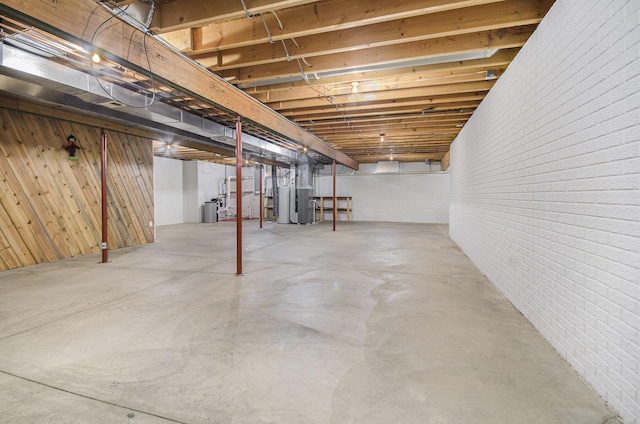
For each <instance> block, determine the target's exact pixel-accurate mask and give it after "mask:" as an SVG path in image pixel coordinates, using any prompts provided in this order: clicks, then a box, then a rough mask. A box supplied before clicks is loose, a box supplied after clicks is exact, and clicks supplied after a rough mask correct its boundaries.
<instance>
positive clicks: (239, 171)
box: [228, 116, 242, 275]
mask: <svg viewBox="0 0 640 424" xmlns="http://www.w3.org/2000/svg"><path fill="white" fill-rule="evenodd" d="M228 189H231V187H229V188H228ZM236 265H237V266H236V275H242V121H241V118H240V117H239V116H238V120H237V121H236Z"/></svg>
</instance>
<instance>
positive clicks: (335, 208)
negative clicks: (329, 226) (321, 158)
mask: <svg viewBox="0 0 640 424" xmlns="http://www.w3.org/2000/svg"><path fill="white" fill-rule="evenodd" d="M331 174H332V175H333V231H335V230H336V221H337V220H338V199H337V197H336V161H335V160H334V161H333V165H332V166H331Z"/></svg>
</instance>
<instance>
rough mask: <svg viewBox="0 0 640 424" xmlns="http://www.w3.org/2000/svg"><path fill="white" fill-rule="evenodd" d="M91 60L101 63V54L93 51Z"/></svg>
mask: <svg viewBox="0 0 640 424" xmlns="http://www.w3.org/2000/svg"><path fill="white" fill-rule="evenodd" d="M91 60H92V61H93V63H100V61H101V60H102V58H101V57H100V55H99V54H98V53H95V52H94V53H93V54H92V55H91Z"/></svg>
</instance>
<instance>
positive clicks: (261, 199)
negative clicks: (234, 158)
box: [254, 164, 264, 228]
mask: <svg viewBox="0 0 640 424" xmlns="http://www.w3.org/2000/svg"><path fill="white" fill-rule="evenodd" d="M262 168H264V166H262V164H260V228H262V217H263V215H264V197H263V196H262ZM254 187H255V186H254Z"/></svg>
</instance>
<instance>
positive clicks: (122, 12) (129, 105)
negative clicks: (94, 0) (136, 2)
mask: <svg viewBox="0 0 640 424" xmlns="http://www.w3.org/2000/svg"><path fill="white" fill-rule="evenodd" d="M152 5H153V6H152V8H151V13H150V15H151V14H152V13H153V11H154V10H155V7H154V6H155V2H152ZM129 6H131V4H128V5H127V6H126V7H125V8H123V9H120V10H119V11H118V12H117V13H114V14H113V15H112V16H110V17H109V18H107V19H106V20H105V21H104V22H102V23H101V24H100V25H98V27H97V28H96V29H95V31H94V32H93V34H92V36H91V46H93V45H94V41H95V39H96V37H97V35H98V32H99V31H100V29H101V28H102V27H104V26H105V25H106V24H107V23H109V21H111V20H112V19H114V18H119V17H122V16H123V15H124V14H125V13H126V11H127V9H128V8H129ZM150 20H151V16H150V17H149V18H148V19H147V21H148V22H150ZM149 32H150V31H149V30H148V29H147V30H145V31H144V36H143V39H142V44H143V48H144V54H145V58H146V60H147V71H148V73H149V80H150V82H151V87H152V89H151V92H152V95H151V100H150V102H149V103H148V104H146V102H145V104H144V105H142V106H138V105H131V104H128V103H126V102H124V101H122V100H120V99H117V98H115V97H114V96H113V95H112V94H111V93H110V92H109V90H107V88H106V87H105V86H104V85H103V84H102V82H101V79H100V78H99V77H98V71H97V70H96V68H95V65H94V63H93V61H91V72H92V74H93V77H94V78H95V79H96V82H97V83H98V85H99V86H100V88H102V90H103V91H104V92H105V94H106V95H107V96H108V97H109V98H111V99H112V100H114V101H116V102H118V103H120V104H123V105H125V106H128V107H131V108H135V109H144V108H147V107H149V106H151V105H152V104H153V103H154V102H155V100H156V93H157V90H156V82H155V78H154V76H153V72H151V60H150V59H149V51H148V48H147V37H148V36H149Z"/></svg>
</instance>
